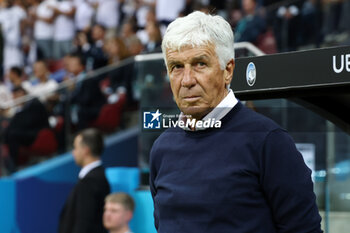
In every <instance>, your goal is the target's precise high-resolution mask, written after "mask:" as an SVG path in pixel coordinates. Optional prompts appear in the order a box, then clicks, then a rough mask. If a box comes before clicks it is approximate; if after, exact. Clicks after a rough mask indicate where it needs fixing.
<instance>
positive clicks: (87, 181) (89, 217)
mask: <svg viewBox="0 0 350 233" xmlns="http://www.w3.org/2000/svg"><path fill="white" fill-rule="evenodd" d="M103 150H104V142H103V136H102V134H101V132H99V131H98V130H96V129H92V128H89V129H85V130H83V131H81V132H80V133H78V134H77V136H76V137H75V138H74V144H73V152H72V154H73V158H74V161H75V163H76V164H77V165H78V166H79V167H81V170H80V172H79V180H78V183H77V184H76V185H75V187H74V188H73V190H72V191H71V193H70V194H69V196H68V198H67V200H66V203H65V204H64V206H63V209H62V212H61V215H60V220H59V228H58V232H59V233H73V232H81V233H83V232H84V233H106V232H107V231H106V230H105V229H104V227H103V223H102V216H103V207H104V200H105V197H106V196H107V195H108V194H109V192H110V187H109V183H108V181H107V179H106V176H105V170H104V168H103V166H102V161H101V156H102V153H103Z"/></svg>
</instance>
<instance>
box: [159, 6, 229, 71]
mask: <svg viewBox="0 0 350 233" xmlns="http://www.w3.org/2000/svg"><path fill="white" fill-rule="evenodd" d="M208 44H213V45H214V46H215V51H216V55H217V57H218V59H219V63H220V68H221V70H224V69H225V68H226V65H227V63H228V62H229V61H230V60H231V59H234V58H235V51H234V46H233V44H234V37H233V32H232V29H231V26H230V24H229V23H228V22H226V21H225V20H224V19H223V18H222V17H221V16H218V15H216V16H213V15H208V14H205V13H203V12H200V11H195V12H193V13H191V14H189V15H187V16H185V17H181V18H177V19H176V20H175V21H173V22H172V23H171V24H169V26H168V28H167V30H166V32H165V35H164V38H163V42H162V51H163V56H164V60H165V62H166V51H167V49H171V50H175V51H179V50H180V49H181V48H183V47H184V46H192V47H193V48H194V47H200V46H203V45H208Z"/></svg>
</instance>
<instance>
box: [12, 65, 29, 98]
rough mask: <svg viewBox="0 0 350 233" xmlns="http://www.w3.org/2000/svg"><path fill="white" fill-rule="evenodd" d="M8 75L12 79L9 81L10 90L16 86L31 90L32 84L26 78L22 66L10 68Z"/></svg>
mask: <svg viewBox="0 0 350 233" xmlns="http://www.w3.org/2000/svg"><path fill="white" fill-rule="evenodd" d="M7 76H8V78H9V81H10V83H9V86H10V87H9V88H10V90H12V89H14V88H16V87H22V88H23V89H24V90H26V91H27V92H29V91H30V89H31V87H32V84H31V83H30V82H29V81H27V80H24V78H23V69H22V68H21V67H18V66H13V67H11V68H10V70H9V71H8V74H7Z"/></svg>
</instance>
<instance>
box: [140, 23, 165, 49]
mask: <svg viewBox="0 0 350 233" xmlns="http://www.w3.org/2000/svg"><path fill="white" fill-rule="evenodd" d="M146 32H147V36H148V42H147V43H146V44H145V45H144V51H143V52H145V53H157V52H161V51H162V49H161V45H162V35H161V32H160V28H159V25H158V23H157V22H151V21H150V22H147V24H146Z"/></svg>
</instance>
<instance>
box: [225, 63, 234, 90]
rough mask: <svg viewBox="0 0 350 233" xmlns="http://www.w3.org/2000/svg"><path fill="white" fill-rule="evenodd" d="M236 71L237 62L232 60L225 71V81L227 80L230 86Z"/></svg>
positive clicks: (226, 82)
mask: <svg viewBox="0 0 350 233" xmlns="http://www.w3.org/2000/svg"><path fill="white" fill-rule="evenodd" d="M234 69H235V60H234V59H231V60H230V61H229V62H228V63H227V64H226V67H225V71H224V79H225V84H226V85H229V84H230V83H231V80H232V76H233V70H234Z"/></svg>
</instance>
